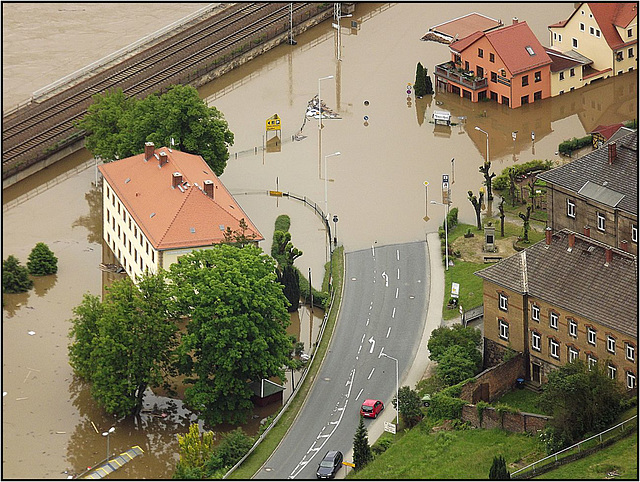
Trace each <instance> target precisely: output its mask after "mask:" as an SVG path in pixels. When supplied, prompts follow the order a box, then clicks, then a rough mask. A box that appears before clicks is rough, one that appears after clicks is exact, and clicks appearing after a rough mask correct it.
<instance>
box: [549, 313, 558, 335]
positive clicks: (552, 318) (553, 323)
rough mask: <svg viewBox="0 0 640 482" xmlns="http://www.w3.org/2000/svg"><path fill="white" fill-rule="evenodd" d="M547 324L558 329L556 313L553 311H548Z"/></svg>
mask: <svg viewBox="0 0 640 482" xmlns="http://www.w3.org/2000/svg"><path fill="white" fill-rule="evenodd" d="M549 326H550V327H551V328H553V329H554V330H557V329H558V313H555V312H553V311H552V312H551V313H549Z"/></svg>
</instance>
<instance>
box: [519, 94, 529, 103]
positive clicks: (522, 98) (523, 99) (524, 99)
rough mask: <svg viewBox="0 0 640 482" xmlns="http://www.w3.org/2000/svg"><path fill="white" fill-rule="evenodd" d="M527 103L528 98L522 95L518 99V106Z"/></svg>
mask: <svg viewBox="0 0 640 482" xmlns="http://www.w3.org/2000/svg"><path fill="white" fill-rule="evenodd" d="M528 103H529V96H528V95H523V96H522V97H520V105H525V104H528Z"/></svg>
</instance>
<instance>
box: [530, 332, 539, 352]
mask: <svg viewBox="0 0 640 482" xmlns="http://www.w3.org/2000/svg"><path fill="white" fill-rule="evenodd" d="M541 339H542V337H541V336H540V333H538V332H537V331H532V332H531V348H532V349H534V350H535V351H540V350H541V349H540V340H541Z"/></svg>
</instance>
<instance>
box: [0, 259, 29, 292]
mask: <svg viewBox="0 0 640 482" xmlns="http://www.w3.org/2000/svg"><path fill="white" fill-rule="evenodd" d="M32 286H33V280H32V279H31V278H29V271H28V270H27V268H25V267H24V266H22V265H21V264H20V260H19V259H18V258H16V257H15V256H13V255H12V254H10V255H9V257H8V258H7V259H5V260H4V261H2V292H3V293H24V292H25V291H29V289H30V288H31V287H32Z"/></svg>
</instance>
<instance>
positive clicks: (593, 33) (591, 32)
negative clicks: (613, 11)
mask: <svg viewBox="0 0 640 482" xmlns="http://www.w3.org/2000/svg"><path fill="white" fill-rule="evenodd" d="M589 33H590V34H591V35H595V33H596V30H595V29H594V28H593V27H589Z"/></svg>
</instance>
